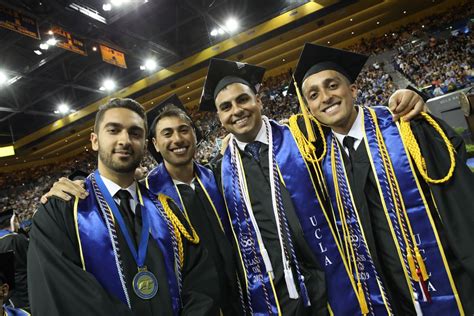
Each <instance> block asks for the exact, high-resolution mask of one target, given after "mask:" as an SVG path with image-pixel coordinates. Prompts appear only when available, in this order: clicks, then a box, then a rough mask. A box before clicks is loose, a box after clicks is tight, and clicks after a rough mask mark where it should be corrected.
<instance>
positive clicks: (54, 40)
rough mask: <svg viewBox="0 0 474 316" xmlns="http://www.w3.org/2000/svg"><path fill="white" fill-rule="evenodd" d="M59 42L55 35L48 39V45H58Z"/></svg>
mask: <svg viewBox="0 0 474 316" xmlns="http://www.w3.org/2000/svg"><path fill="white" fill-rule="evenodd" d="M57 42H58V41H57V40H56V39H55V38H54V37H51V38H50V39H48V40H47V41H46V44H48V45H50V46H54V45H56V43H57Z"/></svg>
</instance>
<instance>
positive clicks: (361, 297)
mask: <svg viewBox="0 0 474 316" xmlns="http://www.w3.org/2000/svg"><path fill="white" fill-rule="evenodd" d="M357 290H358V292H359V293H358V294H359V295H358V296H359V305H360V310H361V312H362V314H363V315H367V314H368V313H369V307H368V306H367V301H366V300H365V294H364V290H363V289H362V283H360V280H359V282H357Z"/></svg>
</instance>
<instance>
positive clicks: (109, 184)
mask: <svg viewBox="0 0 474 316" xmlns="http://www.w3.org/2000/svg"><path fill="white" fill-rule="evenodd" d="M100 177H101V178H102V181H104V184H105V187H106V188H107V190H109V193H110V195H111V196H112V197H113V198H114V201H115V202H117V204H119V205H120V199H119V198H118V197H116V196H115V194H117V192H118V191H120V190H126V191H128V192H129V193H130V195H131V196H132V199H130V208H131V210H132V212H133V213H135V208H136V207H137V205H138V195H137V183H136V182H135V181H133V183H132V184H131V185H130V186H129V187H128V188H122V187H120V186H119V185H118V184H117V183H115V182H113V181H112V180H109V179H107V178H106V177H104V176H102V175H101V176H100Z"/></svg>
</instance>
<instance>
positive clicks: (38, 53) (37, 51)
mask: <svg viewBox="0 0 474 316" xmlns="http://www.w3.org/2000/svg"><path fill="white" fill-rule="evenodd" d="M33 52H34V53H35V54H36V55H38V56H40V55H43V53H42V52H41V51H40V50H39V49H35V50H34V51H33Z"/></svg>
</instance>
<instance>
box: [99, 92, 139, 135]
mask: <svg viewBox="0 0 474 316" xmlns="http://www.w3.org/2000/svg"><path fill="white" fill-rule="evenodd" d="M117 108H125V109H129V110H131V111H133V112H135V113H137V114H138V115H139V116H140V117H141V118H142V119H143V121H144V125H145V132H146V131H147V130H148V124H147V120H146V113H145V109H144V108H143V106H142V105H141V104H140V103H138V102H137V101H135V100H132V99H128V98H114V99H110V100H109V102H107V103H106V104H102V105H101V106H100V107H99V110H98V111H97V114H96V115H95V123H94V132H95V133H98V132H99V126H100V123H101V122H102V119H103V118H104V114H105V112H107V111H108V110H110V109H117Z"/></svg>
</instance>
